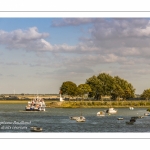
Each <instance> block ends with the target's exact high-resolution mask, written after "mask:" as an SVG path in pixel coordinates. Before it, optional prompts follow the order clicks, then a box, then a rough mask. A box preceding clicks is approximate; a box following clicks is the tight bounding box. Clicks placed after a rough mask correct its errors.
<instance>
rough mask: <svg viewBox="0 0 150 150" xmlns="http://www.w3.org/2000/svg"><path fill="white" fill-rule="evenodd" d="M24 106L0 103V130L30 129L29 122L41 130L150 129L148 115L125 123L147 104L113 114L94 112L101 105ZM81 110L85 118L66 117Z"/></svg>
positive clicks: (142, 110) (99, 130)
mask: <svg viewBox="0 0 150 150" xmlns="http://www.w3.org/2000/svg"><path fill="white" fill-rule="evenodd" d="M24 108H25V105H24V104H0V132H31V131H30V127H31V126H38V127H42V128H43V131H42V132H90V133H92V132H123V133H124V132H146V133H147V132H150V116H147V117H144V118H142V119H137V121H136V122H135V124H134V125H127V124H126V121H129V120H130V118H131V117H132V116H142V115H144V113H146V112H147V111H146V109H147V108H135V109H134V110H129V108H117V109H118V113H117V114H115V115H106V116H105V117H98V116H96V114H97V112H98V111H101V110H105V108H73V109H71V108H46V111H45V112H26V111H24ZM81 113H82V114H83V116H85V118H86V122H80V123H79V122H76V121H75V120H70V119H69V117H70V116H80V114H81ZM118 117H123V118H124V120H118Z"/></svg>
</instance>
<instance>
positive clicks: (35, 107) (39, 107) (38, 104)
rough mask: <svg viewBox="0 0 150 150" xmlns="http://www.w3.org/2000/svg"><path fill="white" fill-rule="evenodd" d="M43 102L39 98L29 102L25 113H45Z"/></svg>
mask: <svg viewBox="0 0 150 150" xmlns="http://www.w3.org/2000/svg"><path fill="white" fill-rule="evenodd" d="M45 107H46V105H45V102H44V100H43V99H42V98H39V97H38V96H37V97H36V98H35V99H33V100H31V101H29V102H28V105H27V106H26V107H25V110H26V111H45Z"/></svg>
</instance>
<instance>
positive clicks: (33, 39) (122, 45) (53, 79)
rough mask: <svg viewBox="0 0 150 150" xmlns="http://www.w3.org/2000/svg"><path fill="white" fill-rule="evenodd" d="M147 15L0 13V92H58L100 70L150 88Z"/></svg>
mask: <svg viewBox="0 0 150 150" xmlns="http://www.w3.org/2000/svg"><path fill="white" fill-rule="evenodd" d="M149 58H150V19H149V18H103V17H101V18H96V17H95V18H94V17H92V18H88V17H85V18H80V17H74V18H71V17H67V18H55V17H51V18H38V17H35V18H0V94H10V93H15V94H21V93H31V94H32V93H38V94H58V93H59V88H60V87H61V85H62V83H63V82H65V81H72V82H74V83H76V84H77V85H79V84H83V83H85V82H86V79H88V78H90V77H92V76H93V75H98V74H100V73H108V74H110V75H111V76H119V77H121V78H123V79H125V80H127V81H128V82H130V83H131V84H132V85H133V87H134V88H135V89H136V90H135V93H136V94H142V92H143V91H144V90H145V89H148V88H150V59H149Z"/></svg>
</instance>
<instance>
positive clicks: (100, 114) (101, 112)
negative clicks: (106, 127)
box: [97, 111, 105, 116]
mask: <svg viewBox="0 0 150 150" xmlns="http://www.w3.org/2000/svg"><path fill="white" fill-rule="evenodd" d="M97 116H105V112H104V111H99V112H97Z"/></svg>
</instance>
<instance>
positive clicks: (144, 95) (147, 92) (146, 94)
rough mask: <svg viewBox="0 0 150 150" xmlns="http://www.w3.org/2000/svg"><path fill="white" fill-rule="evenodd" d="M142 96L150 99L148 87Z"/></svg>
mask: <svg viewBox="0 0 150 150" xmlns="http://www.w3.org/2000/svg"><path fill="white" fill-rule="evenodd" d="M141 98H145V99H146V100H149V99H150V89H146V90H144V91H143V93H142V95H141Z"/></svg>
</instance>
